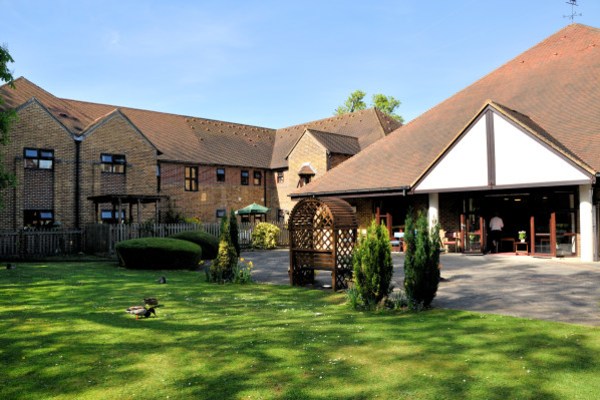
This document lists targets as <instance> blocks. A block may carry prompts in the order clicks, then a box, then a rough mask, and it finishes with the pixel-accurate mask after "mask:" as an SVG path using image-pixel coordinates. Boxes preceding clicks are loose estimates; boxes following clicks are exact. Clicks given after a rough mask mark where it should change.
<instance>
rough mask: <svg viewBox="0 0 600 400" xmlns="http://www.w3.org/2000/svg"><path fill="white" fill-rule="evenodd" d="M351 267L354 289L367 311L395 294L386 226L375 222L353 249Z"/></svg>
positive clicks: (392, 266) (357, 302)
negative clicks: (391, 294)
mask: <svg viewBox="0 0 600 400" xmlns="http://www.w3.org/2000/svg"><path fill="white" fill-rule="evenodd" d="M352 266H353V270H354V287H355V289H356V291H357V294H358V297H359V301H353V302H354V303H356V304H359V303H362V305H363V306H365V307H366V308H369V309H371V308H374V307H375V306H376V305H377V304H379V303H380V302H381V301H382V300H383V299H384V298H385V297H387V296H388V295H389V294H390V292H391V291H392V286H390V283H391V281H392V274H393V273H394V265H393V263H392V254H391V248H390V237H389V233H388V231H387V229H386V227H385V226H383V225H377V224H376V222H375V221H374V220H373V221H372V222H371V225H370V226H369V228H368V229H367V234H366V235H365V236H363V237H361V238H360V239H359V241H358V244H357V245H356V247H355V248H354V253H353V258H352Z"/></svg>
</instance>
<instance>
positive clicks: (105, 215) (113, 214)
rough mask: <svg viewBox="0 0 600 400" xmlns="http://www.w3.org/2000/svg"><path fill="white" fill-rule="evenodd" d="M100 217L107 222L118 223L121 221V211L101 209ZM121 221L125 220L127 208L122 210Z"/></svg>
mask: <svg viewBox="0 0 600 400" xmlns="http://www.w3.org/2000/svg"><path fill="white" fill-rule="evenodd" d="M100 219H101V220H102V222H103V223H105V224H116V223H118V222H119V211H118V210H115V211H113V210H102V211H100ZM121 222H125V210H121Z"/></svg>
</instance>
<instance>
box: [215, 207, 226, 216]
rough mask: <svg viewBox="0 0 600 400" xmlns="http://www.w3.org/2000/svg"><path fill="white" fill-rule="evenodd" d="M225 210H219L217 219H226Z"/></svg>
mask: <svg viewBox="0 0 600 400" xmlns="http://www.w3.org/2000/svg"><path fill="white" fill-rule="evenodd" d="M225 213H226V211H225V209H224V208H219V209H218V210H217V218H225Z"/></svg>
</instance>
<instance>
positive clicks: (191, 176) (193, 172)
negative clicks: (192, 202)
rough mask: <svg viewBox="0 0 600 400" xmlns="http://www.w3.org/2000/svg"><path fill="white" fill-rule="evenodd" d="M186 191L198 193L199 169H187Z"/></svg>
mask: <svg viewBox="0 0 600 400" xmlns="http://www.w3.org/2000/svg"><path fill="white" fill-rule="evenodd" d="M185 190H186V191H187V192H197V191H198V167H185Z"/></svg>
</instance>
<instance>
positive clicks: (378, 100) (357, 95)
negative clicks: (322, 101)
mask: <svg viewBox="0 0 600 400" xmlns="http://www.w3.org/2000/svg"><path fill="white" fill-rule="evenodd" d="M366 95H367V94H366V93H365V92H363V91H362V90H355V91H354V92H352V93H350V96H348V99H346V101H345V102H344V105H342V106H339V107H338V108H336V109H335V114H336V115H341V114H346V113H351V112H355V111H359V110H364V109H365V108H367V104H366V103H365V101H364V98H365V96H366ZM399 106H400V100H398V99H396V98H395V97H392V96H386V95H384V94H381V93H377V94H374V95H373V98H372V100H371V107H375V108H376V109H378V110H379V111H381V112H383V113H385V114H387V115H389V116H390V117H392V118H394V119H395V120H397V121H399V122H400V123H402V122H404V119H403V118H402V117H401V116H400V115H398V114H396V113H394V111H396V108H398V107H399Z"/></svg>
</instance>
